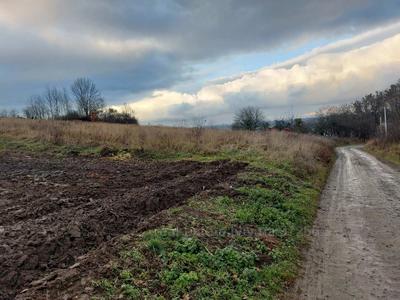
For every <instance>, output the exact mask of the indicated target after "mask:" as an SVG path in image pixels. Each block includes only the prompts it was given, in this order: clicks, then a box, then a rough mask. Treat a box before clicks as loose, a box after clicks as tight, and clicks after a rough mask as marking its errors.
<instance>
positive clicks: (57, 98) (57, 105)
mask: <svg viewBox="0 0 400 300" xmlns="http://www.w3.org/2000/svg"><path fill="white" fill-rule="evenodd" d="M43 99H44V101H45V103H46V106H47V111H48V114H49V115H48V117H49V118H50V119H58V118H60V116H64V115H66V114H67V113H68V112H69V111H70V109H71V108H70V101H69V96H68V93H67V90H66V89H65V88H63V89H58V88H56V87H51V88H50V87H48V88H47V89H46V91H45V92H44V95H43Z"/></svg>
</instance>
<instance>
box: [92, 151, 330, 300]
mask: <svg viewBox="0 0 400 300" xmlns="http://www.w3.org/2000/svg"><path fill="white" fill-rule="evenodd" d="M203 159H205V158H203ZM247 161H248V162H249V161H250V166H249V167H248V169H247V170H246V171H245V172H243V173H241V174H240V176H239V179H238V181H237V183H236V186H235V187H233V188H232V189H231V192H229V193H228V194H229V195H225V196H209V195H200V196H196V197H194V198H193V199H191V200H190V201H189V202H188V203H187V204H185V205H183V206H180V207H177V208H172V209H169V210H167V211H164V212H163V214H162V215H161V216H159V218H162V219H163V221H162V224H161V225H160V226H157V227H156V228H154V229H151V230H147V231H145V232H143V233H141V234H135V235H132V236H130V237H129V238H127V239H126V240H125V242H124V243H123V246H121V249H119V255H118V256H116V257H115V258H114V259H113V260H112V262H111V265H112V266H113V267H112V271H111V272H109V273H107V274H106V275H105V276H101V277H99V278H96V279H94V281H93V287H94V288H95V289H94V295H93V296H94V299H116V298H127V299H274V298H275V297H277V295H279V294H281V293H282V292H283V291H284V289H285V287H287V286H288V285H289V284H290V283H291V282H292V281H293V280H294V279H295V278H296V274H297V270H298V267H299V262H300V253H299V251H300V248H301V246H302V245H303V243H304V237H305V230H306V229H307V228H308V227H309V226H310V225H311V224H312V222H313V219H314V216H315V213H316V210H317V203H318V196H319V194H320V188H321V184H322V182H324V180H325V178H326V175H327V171H328V167H327V166H324V167H320V169H319V172H317V173H315V175H314V176H312V177H309V178H307V179H304V178H300V177H298V176H296V175H293V173H294V171H293V169H288V168H287V167H285V168H283V167H282V165H279V166H274V165H273V164H271V162H268V161H265V162H264V163H265V164H264V166H263V167H261V165H262V159H260V158H259V157H257V158H256V157H253V158H252V159H249V160H247Z"/></svg>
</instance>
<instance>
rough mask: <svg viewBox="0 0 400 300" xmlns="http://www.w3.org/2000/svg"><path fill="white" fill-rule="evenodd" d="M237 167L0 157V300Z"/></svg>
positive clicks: (217, 163)
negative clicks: (0, 212)
mask: <svg viewBox="0 0 400 300" xmlns="http://www.w3.org/2000/svg"><path fill="white" fill-rule="evenodd" d="M245 166H246V164H244V163H238V162H229V161H215V162H210V163H200V162H193V161H180V162H152V161H129V162H128V161H125V162H115V161H111V160H108V159H89V158H79V157H68V158H63V159H56V158H54V157H45V156H40V157H39V156H26V155H22V154H10V153H2V154H0V169H1V170H2V171H1V173H0V186H1V189H0V191H1V193H0V210H1V211H2V214H1V215H0V240H1V245H0V286H1V287H2V288H1V291H0V299H10V298H13V297H15V295H16V294H17V293H19V292H21V291H22V290H23V289H24V288H26V287H27V286H28V285H29V284H31V285H34V284H38V280H39V281H40V280H43V279H41V278H43V276H44V275H45V274H47V273H50V272H52V271H56V270H57V269H61V268H68V267H71V266H73V265H74V263H75V262H76V258H77V257H79V256H81V255H83V254H85V253H87V252H88V251H89V250H91V249H94V248H96V247H98V246H99V245H100V244H101V243H103V242H105V241H108V240H110V239H112V238H113V237H116V236H118V235H121V234H125V233H127V232H129V231H131V230H134V229H135V228H136V226H137V225H138V224H139V223H140V222H143V221H144V220H146V219H147V218H149V217H151V216H152V215H154V214H155V213H157V212H159V211H161V210H163V209H166V208H170V207H172V206H174V205H178V204H180V203H182V202H183V201H185V200H186V199H188V198H190V197H192V196H194V195H195V194H197V193H198V192H200V191H202V190H205V189H212V188H213V187H214V186H215V185H217V184H218V183H221V182H225V181H229V178H231V177H233V176H235V175H236V174H237V173H238V172H239V171H241V170H243V169H244V168H245ZM70 270H71V272H72V273H73V272H76V269H75V268H71V269H70ZM39 283H40V282H39Z"/></svg>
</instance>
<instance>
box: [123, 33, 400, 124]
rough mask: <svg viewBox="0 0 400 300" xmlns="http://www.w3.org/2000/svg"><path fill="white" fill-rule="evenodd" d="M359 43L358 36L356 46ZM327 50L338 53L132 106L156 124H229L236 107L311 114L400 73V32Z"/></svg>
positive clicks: (158, 95) (155, 96)
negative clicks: (197, 121)
mask: <svg viewBox="0 0 400 300" xmlns="http://www.w3.org/2000/svg"><path fill="white" fill-rule="evenodd" d="M364 38H365V39H367V40H368V38H369V36H368V35H364ZM360 41H361V39H360V37H358V36H356V37H354V45H358V44H359V42H360ZM346 43H347V44H348V45H350V44H351V43H350V41H347V42H346ZM342 44H343V42H341V41H339V42H337V45H336V46H340V45H342ZM327 49H332V50H333V51H332V52H325V51H324V52H318V51H317V52H315V51H311V53H313V55H306V56H303V57H301V59H298V60H296V59H294V60H291V61H290V63H282V64H280V65H275V66H271V67H266V68H263V69H260V70H258V71H255V72H251V73H244V74H242V75H240V76H237V77H236V78H233V79H228V80H225V81H224V80H222V81H220V83H218V84H211V85H207V86H205V87H203V88H201V89H200V90H199V91H198V92H197V93H194V94H185V93H178V92H173V91H168V90H161V91H157V92H154V93H153V95H152V96H151V97H148V98H145V99H142V100H140V101H137V102H134V103H132V104H131V106H132V107H133V109H134V110H135V111H136V113H137V115H138V117H139V118H140V119H143V120H146V121H153V122H157V120H160V119H161V120H163V121H164V122H165V120H170V121H173V120H182V119H189V120H190V119H192V118H196V117H205V118H207V119H209V120H211V121H212V122H213V123H215V122H219V123H221V122H229V121H230V118H232V114H233V112H234V111H235V110H237V109H238V108H240V107H243V106H247V105H255V106H259V107H261V108H263V109H264V110H265V111H266V114H267V115H268V116H269V117H270V118H277V117H281V116H282V114H283V112H285V111H288V110H289V109H294V110H295V111H296V112H297V113H299V114H304V115H306V114H309V113H310V112H311V111H310V108H311V109H315V108H317V107H319V106H323V105H328V104H334V103H343V102H348V101H351V100H353V99H355V98H357V97H360V96H362V95H364V94H366V93H369V92H373V91H374V90H376V89H383V88H386V87H387V86H388V85H389V84H391V83H393V82H395V81H396V80H397V79H398V78H399V77H400V56H399V52H400V34H397V35H394V36H392V37H389V38H386V39H384V40H382V41H379V42H375V43H372V44H370V45H367V46H362V47H356V48H355V49H351V50H346V51H337V47H335V45H330V46H329V47H327ZM295 61H301V64H300V63H294V64H293V62H295Z"/></svg>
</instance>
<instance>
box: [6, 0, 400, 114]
mask: <svg viewBox="0 0 400 300" xmlns="http://www.w3.org/2000/svg"><path fill="white" fill-rule="evenodd" d="M399 8H400V7H399V1H398V0H387V1H385V3H384V4H383V3H382V2H380V1H373V0H337V1H320V0H302V1H300V0H299V1H291V0H281V1H275V0H270V1H266V0H255V1H251V2H248V1H241V0H219V1H214V0H203V1H187V0H149V1H131V0H115V1H109V0H85V1H81V0H69V1H64V0H35V3H34V5H33V4H32V1H30V0H2V1H1V2H0V43H1V45H2V46H1V47H0V74H1V75H4V76H2V77H1V78H0V107H2V108H3V107H11V106H16V107H17V108H20V107H21V106H22V105H23V104H24V103H25V101H26V98H28V97H29V95H30V94H32V93H35V92H37V91H39V90H40V89H41V88H42V87H43V86H45V85H48V84H68V83H69V82H71V81H72V80H73V79H74V78H75V77H77V76H90V77H92V78H93V79H95V80H96V81H97V82H98V83H99V86H100V88H101V89H103V90H104V91H105V94H106V95H115V96H116V98H115V99H114V98H111V99H108V101H109V102H110V103H117V102H119V101H120V100H121V99H122V98H125V97H126V95H128V94H140V93H143V92H146V91H147V92H149V91H151V90H153V89H167V88H170V87H172V86H174V85H176V84H177V83H181V82H183V81H185V80H195V79H193V78H192V75H193V74H192V65H193V64H198V63H204V62H212V61H214V60H216V59H219V58H221V57H225V56H229V55H236V54H241V53H249V52H254V51H271V50H272V49H276V48H277V47H282V46H290V47H297V46H298V45H299V44H304V43H306V42H307V41H310V40H313V39H318V38H322V37H324V38H334V37H335V36H336V35H342V34H346V35H353V34H356V33H360V32H364V31H366V30H368V29H371V28H375V27H376V26H383V25H385V24H388V23H393V21H394V20H395V19H398V18H399V17H400V9H399Z"/></svg>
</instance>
